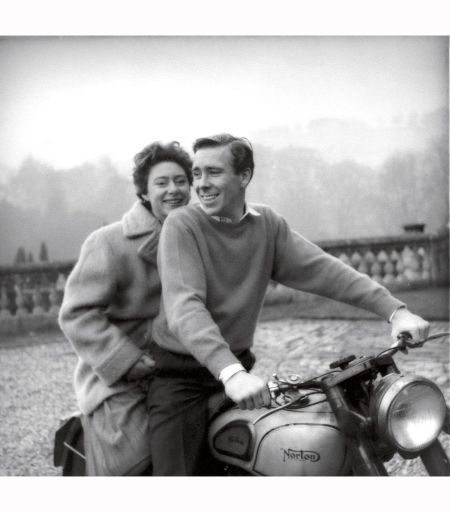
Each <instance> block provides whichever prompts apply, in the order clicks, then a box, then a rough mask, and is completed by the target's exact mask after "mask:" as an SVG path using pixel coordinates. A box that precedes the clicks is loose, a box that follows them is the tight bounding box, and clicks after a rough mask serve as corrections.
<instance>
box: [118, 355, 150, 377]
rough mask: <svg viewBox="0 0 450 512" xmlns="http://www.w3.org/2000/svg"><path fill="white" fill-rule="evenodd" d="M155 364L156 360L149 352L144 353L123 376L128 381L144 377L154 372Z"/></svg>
mask: <svg viewBox="0 0 450 512" xmlns="http://www.w3.org/2000/svg"><path fill="white" fill-rule="evenodd" d="M154 366H155V361H153V359H152V358H151V357H150V356H149V355H148V354H142V356H141V357H140V358H139V359H138V360H137V361H136V362H135V363H134V365H133V366H132V367H131V368H130V369H129V370H128V371H127V373H126V374H125V375H124V377H123V378H124V380H126V381H127V382H131V381H134V380H140V379H143V378H144V377H147V375H150V374H151V373H152V370H153V367H154Z"/></svg>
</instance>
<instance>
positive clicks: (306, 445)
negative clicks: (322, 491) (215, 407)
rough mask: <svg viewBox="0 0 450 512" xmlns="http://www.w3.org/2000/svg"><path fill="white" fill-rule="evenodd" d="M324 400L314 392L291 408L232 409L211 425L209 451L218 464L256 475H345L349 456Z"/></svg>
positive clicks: (348, 468)
mask: <svg viewBox="0 0 450 512" xmlns="http://www.w3.org/2000/svg"><path fill="white" fill-rule="evenodd" d="M323 400H325V395H323V394H322V393H317V394H314V395H312V396H311V398H310V403H309V404H306V406H298V407H293V406H289V409H281V410H274V407H272V408H270V409H269V408H264V409H258V410H253V411H242V410H240V409H239V408H237V407H233V408H231V409H229V410H227V411H225V412H224V413H222V414H220V415H219V416H217V417H216V418H215V419H214V420H213V421H212V423H211V425H210V428H209V439H208V441H209V446H210V449H211V450H212V453H213V455H214V456H215V457H216V458H217V459H218V460H220V461H222V462H224V463H226V464H228V465H232V466H237V467H238V468H240V469H242V470H244V471H247V472H248V473H251V474H254V475H265V476H339V475H346V474H348V473H349V471H350V467H351V460H350V452H349V450H348V448H347V446H346V442H345V438H344V435H343V434H342V432H341V431H340V430H339V428H338V425H337V422H336V418H335V416H334V414H333V412H332V410H331V408H330V406H329V404H328V402H326V401H323ZM275 407H276V405H275Z"/></svg>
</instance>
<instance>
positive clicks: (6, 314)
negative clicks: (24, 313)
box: [0, 286, 12, 320]
mask: <svg viewBox="0 0 450 512" xmlns="http://www.w3.org/2000/svg"><path fill="white" fill-rule="evenodd" d="M11 316H12V315H11V311H10V310H9V300H8V292H7V290H6V287H5V286H2V288H1V295H0V320H2V319H4V318H11Z"/></svg>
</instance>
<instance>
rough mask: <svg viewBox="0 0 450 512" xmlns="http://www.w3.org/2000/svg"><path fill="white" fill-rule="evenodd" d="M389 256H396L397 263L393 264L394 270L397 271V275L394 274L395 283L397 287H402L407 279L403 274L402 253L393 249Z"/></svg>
mask: <svg viewBox="0 0 450 512" xmlns="http://www.w3.org/2000/svg"><path fill="white" fill-rule="evenodd" d="M391 257H397V263H396V265H395V270H396V272H397V275H396V276H395V283H396V285H397V286H398V287H399V288H402V287H404V286H405V285H406V284H407V280H406V277H405V275H404V271H405V265H404V263H403V258H402V255H401V254H399V253H398V252H397V251H393V253H392V254H391Z"/></svg>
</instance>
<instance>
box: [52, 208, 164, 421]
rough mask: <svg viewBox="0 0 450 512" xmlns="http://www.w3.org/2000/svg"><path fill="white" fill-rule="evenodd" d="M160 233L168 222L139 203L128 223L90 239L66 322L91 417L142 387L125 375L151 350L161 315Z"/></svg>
mask: <svg viewBox="0 0 450 512" xmlns="http://www.w3.org/2000/svg"><path fill="white" fill-rule="evenodd" d="M160 231H161V224H160V222H159V221H158V220H157V219H156V218H155V217H154V216H153V215H152V214H151V213H150V212H149V211H148V210H147V209H146V208H145V207H144V206H143V205H142V204H141V203H140V202H136V203H135V204H134V205H133V206H132V208H131V209H130V210H129V211H128V212H127V213H126V214H125V215H124V216H123V218H122V220H121V221H120V222H116V223H114V224H111V225H109V226H105V227H102V228H100V229H98V230H96V231H94V232H93V233H92V234H91V235H90V236H89V237H88V238H87V240H86V241H85V242H84V244H83V246H82V248H81V253H80V257H79V259H78V262H77V264H76V265H75V267H74V269H73V270H72V272H71V274H70V276H69V278H68V280H67V284H66V288H65V292H64V299H63V303H62V305H61V311H60V315H59V324H60V327H61V329H62V331H63V332H64V334H65V336H66V337H67V338H68V340H69V341H70V343H71V344H72V346H73V348H74V349H75V352H76V353H77V355H78V358H79V359H78V364H77V367H76V370H75V376H74V385H75V393H76V397H77V400H78V405H79V407H80V410H81V412H83V413H84V414H89V413H91V412H92V411H93V410H94V409H95V408H96V407H97V406H98V405H99V404H100V403H102V402H103V401H104V400H105V399H106V398H108V397H109V396H112V395H114V394H116V393H120V392H123V391H126V390H128V389H130V388H131V387H135V386H136V384H133V383H127V382H125V381H124V380H123V379H122V377H123V376H124V375H125V373H126V372H127V371H128V370H129V369H130V368H131V366H133V364H134V363H135V362H136V361H137V360H138V359H139V357H140V356H141V354H142V353H143V351H144V350H146V349H147V348H148V338H147V336H148V334H147V333H149V332H150V331H151V325H152V321H153V318H154V317H155V316H156V315H157V314H158V310H159V302H160V296H161V284H160V280H159V276H158V272H157V268H156V253H157V248H158V240H159V234H160Z"/></svg>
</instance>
